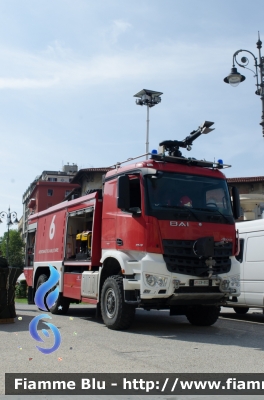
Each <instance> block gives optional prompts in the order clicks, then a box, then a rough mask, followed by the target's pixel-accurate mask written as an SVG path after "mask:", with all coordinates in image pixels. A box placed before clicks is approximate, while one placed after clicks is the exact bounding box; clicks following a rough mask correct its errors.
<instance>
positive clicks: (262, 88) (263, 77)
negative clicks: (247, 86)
mask: <svg viewBox="0 0 264 400" xmlns="http://www.w3.org/2000/svg"><path fill="white" fill-rule="evenodd" d="M256 44H257V48H258V51H259V59H257V57H256V56H255V55H254V54H253V53H251V51H249V50H243V49H241V50H237V51H236V52H235V53H234V54H233V67H232V68H231V73H230V74H229V75H228V76H227V77H226V78H225V79H224V82H226V83H229V84H230V85H231V86H237V85H239V83H240V82H243V81H244V80H245V79H246V78H245V76H244V75H241V74H240V73H239V72H237V69H236V68H235V62H236V64H237V65H239V66H240V67H242V68H247V65H248V63H249V60H248V59H247V57H242V58H241V62H242V63H243V64H244V65H243V64H240V63H239V62H238V61H237V59H236V56H237V55H238V54H239V53H241V52H246V53H249V54H251V55H252V57H253V58H254V63H255V71H252V70H251V69H250V68H247V69H249V70H250V71H252V72H253V73H254V76H255V77H256V80H257V83H256V86H257V90H256V92H255V93H256V95H258V96H260V99H261V102H262V115H261V122H260V125H261V126H262V135H263V137H264V57H262V56H261V48H262V42H261V40H260V37H259V34H258V41H257V43H256ZM258 68H259V75H258Z"/></svg>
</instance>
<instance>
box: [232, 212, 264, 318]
mask: <svg viewBox="0 0 264 400" xmlns="http://www.w3.org/2000/svg"><path fill="white" fill-rule="evenodd" d="M236 228H237V229H238V231H239V237H240V253H239V255H238V256H237V257H236V258H237V260H238V261H239V262H240V263H241V270H240V279H241V281H240V282H241V283H240V284H241V288H240V289H241V294H240V296H239V297H238V298H237V302H236V303H235V304H234V303H229V307H233V309H234V310H235V312H236V313H238V314H246V313H247V312H248V310H249V308H250V307H257V308H262V309H263V311H264V219H257V220H254V221H243V222H237V223H236ZM231 304H232V305H231Z"/></svg>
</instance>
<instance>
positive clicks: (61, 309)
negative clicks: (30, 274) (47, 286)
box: [37, 274, 70, 314]
mask: <svg viewBox="0 0 264 400" xmlns="http://www.w3.org/2000/svg"><path fill="white" fill-rule="evenodd" d="M47 280H48V277H47V275H45V274H42V275H40V276H39V278H38V281H37V289H38V288H39V287H40V285H42V284H43V283H44V282H46V281H47ZM51 291H52V290H50V291H49V292H48V293H50V292H51ZM48 293H47V294H48ZM69 306H70V300H66V299H65V298H64V297H63V296H62V294H61V293H60V294H59V297H58V299H57V301H56V302H55V304H54V305H53V306H52V307H51V308H50V312H51V313H52V314H66V313H67V311H68V309H69ZM39 310H40V308H39ZM41 311H46V310H41Z"/></svg>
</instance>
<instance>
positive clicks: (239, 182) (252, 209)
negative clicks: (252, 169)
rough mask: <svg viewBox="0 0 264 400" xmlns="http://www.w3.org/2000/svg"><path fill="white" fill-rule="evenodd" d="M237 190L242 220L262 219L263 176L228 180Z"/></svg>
mask: <svg viewBox="0 0 264 400" xmlns="http://www.w3.org/2000/svg"><path fill="white" fill-rule="evenodd" d="M227 183H228V184H229V185H233V186H236V187H237V188H238V190H239V195H240V203H241V208H242V213H243V216H242V217H243V218H241V219H242V220H253V219H260V218H264V176H253V177H244V178H243V177H241V178H228V179H227Z"/></svg>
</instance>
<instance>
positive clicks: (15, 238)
mask: <svg viewBox="0 0 264 400" xmlns="http://www.w3.org/2000/svg"><path fill="white" fill-rule="evenodd" d="M7 240H8V232H5V233H4V236H2V237H0V250H1V252H2V256H3V257H6V249H7ZM8 255H9V257H8V258H9V260H8V261H9V265H11V266H12V267H18V268H23V267H24V265H25V260H24V258H25V256H24V242H23V240H22V238H21V236H20V234H19V232H18V231H16V230H13V229H11V230H9V245H8Z"/></svg>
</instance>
